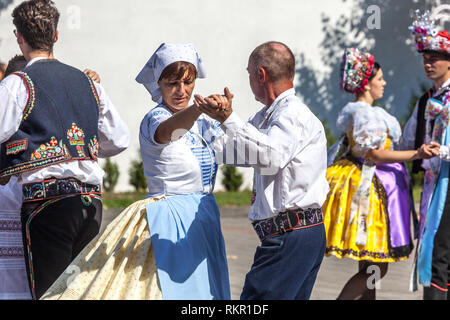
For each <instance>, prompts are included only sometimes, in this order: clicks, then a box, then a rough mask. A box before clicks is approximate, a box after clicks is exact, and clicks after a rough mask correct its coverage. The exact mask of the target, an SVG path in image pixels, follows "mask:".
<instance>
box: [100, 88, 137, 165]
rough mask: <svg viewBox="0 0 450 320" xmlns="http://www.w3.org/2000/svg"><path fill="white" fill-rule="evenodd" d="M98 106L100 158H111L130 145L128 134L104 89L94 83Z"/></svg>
mask: <svg viewBox="0 0 450 320" xmlns="http://www.w3.org/2000/svg"><path fill="white" fill-rule="evenodd" d="M94 86H95V89H96V90H97V94H98V98H99V102H100V106H99V117H98V143H99V152H98V155H99V157H100V158H107V157H112V156H115V155H117V154H119V153H120V152H122V151H123V150H125V149H126V148H128V146H129V145H130V132H129V130H128V127H127V125H126V124H125V122H123V120H122V118H121V117H120V115H119V113H118V112H117V110H116V108H115V107H114V105H113V103H112V102H111V100H110V98H109V97H108V95H107V94H106V92H105V89H104V88H103V87H102V86H101V85H100V84H99V83H96V82H94Z"/></svg>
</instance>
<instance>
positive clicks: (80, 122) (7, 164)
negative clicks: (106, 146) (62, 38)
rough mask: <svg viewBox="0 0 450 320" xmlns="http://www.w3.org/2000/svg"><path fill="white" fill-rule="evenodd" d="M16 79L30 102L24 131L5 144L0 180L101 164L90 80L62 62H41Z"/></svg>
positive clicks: (95, 102)
mask: <svg viewBox="0 0 450 320" xmlns="http://www.w3.org/2000/svg"><path fill="white" fill-rule="evenodd" d="M15 74H16V75H18V76H20V77H21V78H22V80H23V81H24V83H25V85H26V86H27V90H28V96H29V99H28V102H27V105H26V107H25V109H24V111H23V117H22V122H21V124H20V127H19V130H18V131H17V132H16V133H15V134H14V135H13V136H12V137H11V138H10V139H9V140H8V141H6V142H4V143H3V144H2V145H1V158H0V177H6V176H10V175H13V174H19V173H22V172H27V171H32V170H36V169H40V168H42V167H46V166H50V165H54V164H57V163H62V162H67V161H76V160H95V161H96V160H97V154H98V142H97V137H98V107H99V100H98V96H97V92H96V90H95V87H94V85H93V83H92V81H91V80H90V78H89V77H87V76H86V75H85V74H84V73H83V72H81V71H79V70H77V69H75V68H73V67H70V66H68V65H65V64H63V63H61V62H58V61H57V60H40V61H37V62H35V63H33V64H32V65H31V66H29V67H27V68H25V70H23V72H17V73H15Z"/></svg>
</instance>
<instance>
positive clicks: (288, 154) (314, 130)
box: [213, 89, 329, 221]
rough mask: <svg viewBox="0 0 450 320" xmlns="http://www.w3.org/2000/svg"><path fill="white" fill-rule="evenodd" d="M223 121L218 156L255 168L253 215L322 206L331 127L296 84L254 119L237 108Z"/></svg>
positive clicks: (222, 160)
mask: <svg viewBox="0 0 450 320" xmlns="http://www.w3.org/2000/svg"><path fill="white" fill-rule="evenodd" d="M221 127H222V129H223V130H224V131H225V135H223V136H222V137H220V138H218V139H215V141H214V142H213V146H214V150H215V151H216V159H217V161H218V162H219V163H226V164H229V165H236V166H250V167H253V168H254V170H255V177H254V186H253V189H254V192H255V193H256V197H255V201H254V203H253V204H252V206H251V208H250V213H249V219H250V220H251V221H255V220H262V219H267V218H270V217H272V216H275V215H277V214H278V213H279V212H283V211H286V210H287V209H296V208H304V209H306V208H320V207H322V205H323V203H324V202H325V199H326V196H327V194H328V191H329V186H328V182H327V179H326V169H327V145H326V144H327V141H326V137H325V130H324V128H323V125H322V123H321V122H320V121H319V119H318V118H317V117H316V116H315V115H314V114H313V113H312V112H311V110H310V109H309V108H308V107H307V106H306V105H304V104H303V103H302V102H301V101H300V99H299V98H298V97H296V95H295V90H294V89H289V90H287V91H285V92H283V93H282V94H281V95H280V96H278V97H277V99H276V100H275V101H274V102H273V104H272V105H271V106H270V107H269V108H266V107H264V108H263V109H262V110H260V111H259V112H257V113H256V114H255V115H254V116H253V117H251V118H250V120H249V121H248V122H243V121H242V120H241V119H240V118H239V116H238V115H236V113H235V112H233V113H232V114H231V115H230V117H229V118H228V119H227V120H226V121H224V122H223V123H222V125H221ZM235 150H236V155H237V156H236V157H234V152H235Z"/></svg>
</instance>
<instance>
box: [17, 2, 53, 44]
mask: <svg viewBox="0 0 450 320" xmlns="http://www.w3.org/2000/svg"><path fill="white" fill-rule="evenodd" d="M12 17H13V23H14V25H15V26H16V28H17V31H18V32H19V33H20V34H21V35H22V36H23V37H24V39H25V41H26V42H27V43H28V45H29V46H30V47H31V48H32V49H33V50H43V51H49V52H51V51H53V44H54V39H55V35H56V30H57V27H58V21H59V12H58V9H56V7H55V5H54V3H53V1H51V0H29V1H24V2H22V3H21V4H20V5H18V6H17V7H16V8H15V9H14V11H13V13H12Z"/></svg>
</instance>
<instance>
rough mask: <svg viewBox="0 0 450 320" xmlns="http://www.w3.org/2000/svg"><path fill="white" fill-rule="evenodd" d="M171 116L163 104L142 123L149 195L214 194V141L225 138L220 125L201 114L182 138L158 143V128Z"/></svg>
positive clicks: (142, 147) (141, 144) (143, 152)
mask: <svg viewBox="0 0 450 320" xmlns="http://www.w3.org/2000/svg"><path fill="white" fill-rule="evenodd" d="M172 115H173V112H172V111H171V110H170V109H169V108H168V107H166V106H165V105H163V104H160V105H158V106H157V107H155V108H153V109H152V110H150V112H149V113H148V114H147V115H146V116H145V117H144V119H143V120H142V122H141V126H140V132H139V143H140V147H141V154H142V161H143V164H144V173H145V177H146V179H147V183H148V188H149V194H148V196H149V197H159V196H163V195H178V194H190V193H211V192H212V191H213V189H214V182H215V176H216V171H217V164H216V162H215V158H214V150H213V149H212V147H211V141H212V140H214V139H216V138H217V137H219V136H221V135H223V131H222V130H221V129H220V126H219V122H217V121H215V120H212V119H210V118H209V117H207V116H205V115H201V116H200V117H199V118H198V119H197V121H196V122H195V123H194V125H193V126H192V128H191V129H190V130H189V131H188V132H186V133H185V134H184V135H183V137H182V138H181V139H179V140H177V141H174V142H169V143H167V144H159V143H157V142H156V141H155V139H154V136H155V132H156V129H157V128H158V126H159V125H160V124H161V123H162V122H163V121H165V120H167V119H169V118H170V117H171V116H172Z"/></svg>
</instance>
